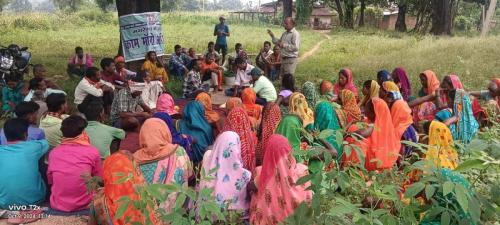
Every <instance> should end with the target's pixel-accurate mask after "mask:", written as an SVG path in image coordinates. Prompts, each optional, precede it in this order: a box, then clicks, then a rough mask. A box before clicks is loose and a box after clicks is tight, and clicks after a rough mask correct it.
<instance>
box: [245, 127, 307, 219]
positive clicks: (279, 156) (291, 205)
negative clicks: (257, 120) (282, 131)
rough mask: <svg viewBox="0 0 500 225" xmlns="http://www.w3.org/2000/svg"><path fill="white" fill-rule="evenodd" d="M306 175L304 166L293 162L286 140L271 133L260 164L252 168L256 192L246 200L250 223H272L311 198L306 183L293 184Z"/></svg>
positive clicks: (289, 213)
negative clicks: (254, 170)
mask: <svg viewBox="0 0 500 225" xmlns="http://www.w3.org/2000/svg"><path fill="white" fill-rule="evenodd" d="M305 175H307V166H305V165H303V164H300V163H297V162H296V161H295V158H294V157H293V154H292V147H291V146H290V144H288V140H287V139H286V138H285V137H283V136H281V135H278V134H273V135H271V137H270V138H269V141H268V143H267V145H266V151H265V155H264V163H263V165H262V166H260V167H257V168H256V173H255V178H254V182H255V185H256V186H257V189H258V192H257V194H255V195H254V196H253V197H252V201H251V203H250V224H254V225H261V224H262V225H264V224H265V225H268V224H270V225H276V224H279V223H282V222H283V221H284V220H285V218H286V217H287V216H289V215H291V214H292V213H293V211H294V210H295V208H297V206H299V205H300V203H302V202H305V201H310V200H311V199H312V194H313V193H312V191H310V190H306V189H307V187H308V186H309V185H310V184H309V182H308V183H306V184H303V185H295V183H296V182H297V180H298V179H299V178H300V177H303V176H305Z"/></svg>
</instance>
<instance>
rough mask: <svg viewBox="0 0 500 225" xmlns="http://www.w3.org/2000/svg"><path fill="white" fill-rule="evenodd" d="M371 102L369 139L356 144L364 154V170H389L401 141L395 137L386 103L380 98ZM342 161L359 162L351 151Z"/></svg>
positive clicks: (398, 150)
mask: <svg viewBox="0 0 500 225" xmlns="http://www.w3.org/2000/svg"><path fill="white" fill-rule="evenodd" d="M371 101H372V102H373V110H374V112H375V122H374V128H373V132H372V134H371V135H370V137H368V138H366V139H364V140H362V141H360V143H357V144H358V146H359V147H360V148H361V150H362V151H363V152H364V154H365V168H366V169H367V170H368V171H374V170H383V169H389V168H392V167H393V166H394V164H395V162H396V160H397V158H398V156H399V152H400V149H401V142H400V140H401V139H400V137H396V132H395V129H394V125H393V124H392V119H391V113H390V111H389V107H388V106H387V103H385V101H384V100H382V99H380V98H373V99H371ZM343 159H344V161H346V162H348V161H354V162H356V163H359V162H360V160H359V156H358V155H357V153H356V152H355V151H351V155H345V154H344V156H343Z"/></svg>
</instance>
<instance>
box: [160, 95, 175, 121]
mask: <svg viewBox="0 0 500 225" xmlns="http://www.w3.org/2000/svg"><path fill="white" fill-rule="evenodd" d="M178 108H179V107H177V106H175V102H174V98H172V95H170V94H168V93H163V94H161V95H160V97H158V101H156V111H157V112H164V113H168V115H170V116H172V115H174V114H178V113H179V109H178Z"/></svg>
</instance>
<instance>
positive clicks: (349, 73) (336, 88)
mask: <svg viewBox="0 0 500 225" xmlns="http://www.w3.org/2000/svg"><path fill="white" fill-rule="evenodd" d="M340 73H341V74H343V75H344V76H346V77H347V83H346V84H345V85H344V86H341V85H340V83H339V82H338V81H337V83H336V84H335V86H334V87H333V91H334V93H335V94H336V95H340V92H342V90H350V91H352V93H353V94H354V98H355V99H356V98H357V97H358V89H357V88H356V85H355V84H354V79H353V75H352V71H351V70H350V69H348V68H344V69H341V70H340Z"/></svg>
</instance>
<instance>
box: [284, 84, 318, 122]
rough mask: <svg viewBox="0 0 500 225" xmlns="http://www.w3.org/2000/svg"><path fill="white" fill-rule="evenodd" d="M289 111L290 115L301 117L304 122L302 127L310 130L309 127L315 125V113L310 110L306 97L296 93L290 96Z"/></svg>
mask: <svg viewBox="0 0 500 225" xmlns="http://www.w3.org/2000/svg"><path fill="white" fill-rule="evenodd" d="M288 111H289V113H290V114H295V115H297V116H299V117H300V119H302V122H303V124H302V126H304V127H305V128H310V127H308V126H310V125H313V123H314V112H313V111H312V110H311V109H310V108H309V105H308V104H307V100H306V97H305V96H304V95H303V94H302V93H300V92H295V93H293V94H292V96H290V104H289V105H288Z"/></svg>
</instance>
